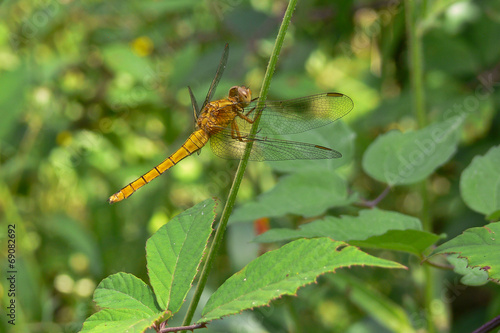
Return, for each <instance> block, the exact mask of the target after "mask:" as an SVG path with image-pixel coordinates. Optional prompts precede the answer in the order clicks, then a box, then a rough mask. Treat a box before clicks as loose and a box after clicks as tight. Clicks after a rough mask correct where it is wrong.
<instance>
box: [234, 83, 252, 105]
mask: <svg viewBox="0 0 500 333" xmlns="http://www.w3.org/2000/svg"><path fill="white" fill-rule="evenodd" d="M229 97H230V98H234V99H236V101H237V102H238V103H241V104H242V106H243V107H245V106H247V105H248V103H250V102H251V101H252V91H251V90H250V88H247V87H245V86H234V87H231V89H229Z"/></svg>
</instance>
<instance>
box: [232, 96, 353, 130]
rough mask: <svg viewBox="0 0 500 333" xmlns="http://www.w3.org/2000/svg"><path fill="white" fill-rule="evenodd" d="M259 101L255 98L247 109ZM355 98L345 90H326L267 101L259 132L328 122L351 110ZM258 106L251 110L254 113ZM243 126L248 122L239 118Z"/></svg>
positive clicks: (312, 126) (309, 128) (317, 125)
mask: <svg viewBox="0 0 500 333" xmlns="http://www.w3.org/2000/svg"><path fill="white" fill-rule="evenodd" d="M255 105H257V101H255V102H253V103H252V104H251V105H250V106H249V107H247V108H246V110H247V112H248V111H250V110H252V108H253V107H255ZM353 107H354V103H353V101H352V100H351V99H350V98H349V97H348V96H347V95H344V94H340V93H324V94H318V95H311V96H305V97H300V98H295V99H289V100H285V101H267V102H266V104H265V106H264V108H263V109H261V110H262V111H261V120H260V123H259V134H293V133H301V132H305V131H308V130H311V129H313V128H317V127H321V126H324V125H327V124H329V123H331V122H333V121H335V120H337V119H340V118H342V117H343V116H345V115H346V114H348V113H349V112H350V111H351V110H352V109H353ZM258 111H259V110H258V109H254V111H252V112H251V115H250V116H252V117H255V116H256V114H257V113H258ZM238 121H239V124H238V125H240V124H241V126H243V127H244V126H246V125H245V124H243V123H242V122H241V120H238Z"/></svg>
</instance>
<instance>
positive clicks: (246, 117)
mask: <svg viewBox="0 0 500 333" xmlns="http://www.w3.org/2000/svg"><path fill="white" fill-rule="evenodd" d="M253 110H255V108H253V109H252V110H250V111H248V113H247V114H243V113H241V112H238V113H237V114H238V117H240V118H241V119H243V120H245V121H246V122H248V123H250V124H253V123H254V120H252V119H250V118H249V117H248V115H249V114H250V113H251V112H252V111H253Z"/></svg>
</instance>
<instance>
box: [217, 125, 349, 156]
mask: <svg viewBox="0 0 500 333" xmlns="http://www.w3.org/2000/svg"><path fill="white" fill-rule="evenodd" d="M240 134H242V135H243V137H245V135H247V133H240ZM245 140H248V139H245ZM252 141H253V147H252V151H251V153H250V160H251V161H284V160H313V159H330V158H340V157H342V154H341V153H339V152H338V151H336V150H333V149H330V148H327V147H323V146H318V145H314V144H310V143H304V142H294V141H287V140H279V139H274V138H267V137H261V136H257V137H255V138H253V139H252ZM245 146H246V142H245V141H239V140H236V139H233V138H232V137H231V133H230V130H227V129H226V130H224V131H222V132H220V133H217V134H215V135H213V136H212V137H211V139H210V147H211V148H212V151H213V152H214V153H215V154H216V155H217V156H219V157H222V158H225V159H240V158H241V156H242V155H243V152H244V151H245Z"/></svg>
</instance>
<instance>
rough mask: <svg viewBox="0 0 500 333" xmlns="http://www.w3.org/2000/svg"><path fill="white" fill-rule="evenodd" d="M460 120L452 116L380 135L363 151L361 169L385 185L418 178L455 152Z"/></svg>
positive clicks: (428, 172)
mask: <svg viewBox="0 0 500 333" xmlns="http://www.w3.org/2000/svg"><path fill="white" fill-rule="evenodd" d="M461 124H462V123H461V121H456V120H454V118H453V119H452V120H451V121H446V122H440V123H434V124H432V125H429V126H427V127H425V128H423V129H421V130H418V131H413V132H406V133H401V132H399V131H391V132H388V133H386V134H384V135H381V136H380V137H378V138H377V139H376V140H375V142H373V143H372V144H371V145H370V146H369V147H368V149H367V150H366V152H365V154H364V155H363V169H364V170H365V171H366V173H368V174H369V175H370V176H371V177H373V178H375V179H376V180H378V181H381V182H384V183H386V184H389V185H403V184H413V183H416V182H418V181H421V180H423V179H425V178H427V177H428V176H429V175H430V174H432V173H433V172H434V171H435V170H436V169H437V168H438V167H439V166H441V165H443V164H444V163H446V162H447V161H448V160H449V159H450V157H451V156H452V155H453V154H454V153H455V151H456V147H457V142H458V138H459V136H458V128H459V127H460V126H461Z"/></svg>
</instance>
